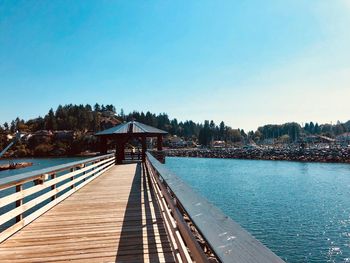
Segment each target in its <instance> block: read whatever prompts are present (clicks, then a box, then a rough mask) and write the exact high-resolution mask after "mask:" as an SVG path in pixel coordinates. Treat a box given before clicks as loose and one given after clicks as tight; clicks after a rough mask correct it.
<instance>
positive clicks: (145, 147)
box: [141, 136, 147, 162]
mask: <svg viewBox="0 0 350 263" xmlns="http://www.w3.org/2000/svg"><path fill="white" fill-rule="evenodd" d="M141 142H142V162H145V161H146V150H147V146H146V136H142V138H141Z"/></svg>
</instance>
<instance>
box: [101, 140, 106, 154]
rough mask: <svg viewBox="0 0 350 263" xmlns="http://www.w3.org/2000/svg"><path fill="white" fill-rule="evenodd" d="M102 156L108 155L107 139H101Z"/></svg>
mask: <svg viewBox="0 0 350 263" xmlns="http://www.w3.org/2000/svg"><path fill="white" fill-rule="evenodd" d="M100 154H107V138H106V137H101V138H100Z"/></svg>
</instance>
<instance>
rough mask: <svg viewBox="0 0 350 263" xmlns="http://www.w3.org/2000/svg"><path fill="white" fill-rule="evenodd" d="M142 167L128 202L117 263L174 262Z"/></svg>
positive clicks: (152, 193) (138, 166)
mask: <svg viewBox="0 0 350 263" xmlns="http://www.w3.org/2000/svg"><path fill="white" fill-rule="evenodd" d="M149 182H150V179H149V176H148V174H147V173H146V169H145V167H144V165H143V164H141V163H138V164H137V167H136V171H135V176H134V179H133V182H132V186H131V191H130V195H129V198H128V202H127V206H126V211H125V216H124V220H123V226H122V230H121V234H120V240H119V246H118V249H117V256H116V262H155V263H157V262H158V263H159V262H174V258H173V255H172V251H171V246H170V243H169V240H168V237H167V235H166V232H165V228H164V224H163V221H162V218H161V215H160V209H159V206H158V204H157V201H156V199H155V196H154V192H153V190H152V188H151V186H150V184H149Z"/></svg>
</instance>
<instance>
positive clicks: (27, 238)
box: [0, 153, 284, 263]
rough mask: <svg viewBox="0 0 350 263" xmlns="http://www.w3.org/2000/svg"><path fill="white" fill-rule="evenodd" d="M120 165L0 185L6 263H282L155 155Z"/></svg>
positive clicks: (93, 164) (80, 165)
mask: <svg viewBox="0 0 350 263" xmlns="http://www.w3.org/2000/svg"><path fill="white" fill-rule="evenodd" d="M115 162H116V158H115V156H114V155H113V154H107V155H102V156H99V157H95V158H90V159H86V160H84V161H78V162H73V163H69V164H64V165H59V166H55V167H51V168H46V169H43V170H39V171H35V172H29V173H25V174H19V175H16V176H12V177H8V178H3V179H0V194H1V195H0V209H4V208H7V210H6V209H5V210H0V211H1V214H0V226H1V227H2V228H1V232H0V258H1V263H7V262H11V263H13V262H19V263H20V262H26V263H27V262H159V263H160V262H239V263H243V262H262V263H265V262H266V263H274V262H275V263H280V262H284V261H283V260H282V259H280V258H279V257H278V256H276V255H275V254H274V253H273V252H272V251H270V250H269V249H268V248H266V247H265V246H264V245H263V244H261V243H260V242H259V241H258V240H256V239H255V238H254V237H253V236H251V235H250V234H249V233H248V232H246V231H245V230H244V229H243V228H241V227H240V226H239V225H238V224H237V223H235V222H234V221H233V220H232V219H230V218H228V217H227V216H225V215H224V214H223V213H222V212H221V211H220V210H219V209H217V208H216V207H215V206H213V205H212V204H210V203H209V202H208V201H206V200H205V199H204V198H203V197H201V196H199V195H198V194H197V193H195V192H194V191H193V190H192V189H191V188H190V187H189V186H187V185H186V184H185V183H184V182H182V181H181V180H180V179H179V178H178V177H177V176H176V175H174V174H172V173H171V172H170V171H168V170H167V169H166V168H165V167H164V165H163V164H161V163H160V162H159V161H157V160H156V159H155V158H154V157H153V156H152V155H151V154H150V153H147V154H146V157H145V161H142V160H133V161H132V162H131V163H129V164H118V165H116V164H115ZM10 190H11V191H10Z"/></svg>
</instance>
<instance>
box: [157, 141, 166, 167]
mask: <svg viewBox="0 0 350 263" xmlns="http://www.w3.org/2000/svg"><path fill="white" fill-rule="evenodd" d="M156 155H157V159H158V161H160V162H161V163H165V155H164V153H163V136H162V135H158V136H157V154H156Z"/></svg>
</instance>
